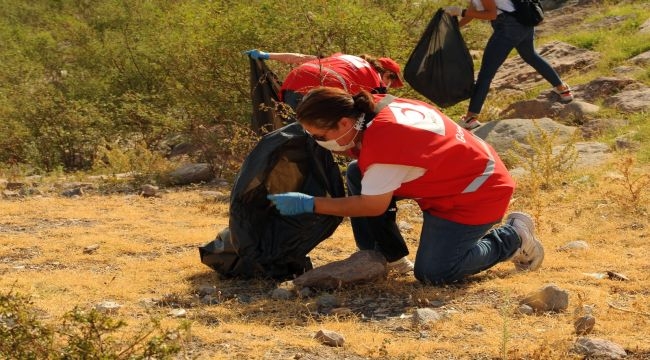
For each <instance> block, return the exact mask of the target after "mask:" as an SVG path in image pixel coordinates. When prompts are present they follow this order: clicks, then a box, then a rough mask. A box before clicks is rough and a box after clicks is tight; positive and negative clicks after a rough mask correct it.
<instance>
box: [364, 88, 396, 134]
mask: <svg viewBox="0 0 650 360" xmlns="http://www.w3.org/2000/svg"><path fill="white" fill-rule="evenodd" d="M393 100H395V96H394V95H390V94H387V95H386V96H384V98H383V99H381V100H379V102H378V103H376V104H375V109H374V110H373V112H371V113H370V114H366V117H365V118H364V119H363V128H364V129H365V128H366V126H367V125H368V123H370V122H371V121H372V119H374V118H375V116H377V114H379V112H380V111H382V110H383V109H384V108H385V107H386V106H388V104H390V103H392V102H393Z"/></svg>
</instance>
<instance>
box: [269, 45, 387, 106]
mask: <svg viewBox="0 0 650 360" xmlns="http://www.w3.org/2000/svg"><path fill="white" fill-rule="evenodd" d="M318 86H331V87H335V88H339V89H343V90H345V91H347V92H348V93H350V94H356V93H358V92H359V91H361V90H366V91H372V90H373V89H376V88H380V87H382V86H383V83H382V81H381V77H379V74H378V73H377V71H376V70H375V69H374V68H373V67H372V65H370V63H369V62H367V61H366V60H364V59H362V58H360V57H358V56H353V55H346V54H341V53H337V54H334V55H332V56H329V57H326V58H323V59H316V60H312V61H308V62H306V63H303V64H300V65H299V66H297V67H295V68H294V69H293V70H291V71H290V72H289V74H288V75H287V77H286V78H285V79H284V81H283V82H282V87H281V88H280V94H282V91H283V90H291V91H294V92H298V93H301V94H305V93H306V92H307V91H309V90H311V89H313V88H315V87H318ZM280 96H282V95H280ZM280 100H282V99H280Z"/></svg>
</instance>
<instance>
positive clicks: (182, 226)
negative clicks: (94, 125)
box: [0, 184, 650, 359]
mask: <svg viewBox="0 0 650 360" xmlns="http://www.w3.org/2000/svg"><path fill="white" fill-rule="evenodd" d="M39 186H41V187H42V188H45V189H46V190H45V191H44V192H42V195H30V196H24V197H16V198H5V199H2V200H0V214H1V215H0V274H1V276H0V289H2V291H3V292H4V293H7V292H9V291H11V292H19V293H22V294H28V295H29V296H30V297H31V298H32V300H33V301H34V304H35V305H36V306H37V307H38V308H39V309H41V310H42V311H43V313H45V314H47V316H46V317H45V319H47V321H52V322H56V321H58V319H60V318H61V316H63V314H65V313H66V312H67V311H69V310H70V309H72V308H73V307H74V306H79V307H81V308H91V307H94V306H95V305H97V304H98V303H100V302H102V301H113V302H116V303H118V304H119V305H120V306H121V307H120V309H119V312H118V313H117V316H119V317H120V318H123V319H125V320H126V321H127V322H128V323H129V324H130V325H132V326H137V325H138V324H139V323H141V322H144V321H146V319H148V318H150V317H156V318H160V319H162V322H163V324H164V325H165V326H170V327H174V326H177V325H178V324H179V323H181V322H189V324H190V325H191V334H190V335H189V336H188V337H187V339H186V343H185V349H184V352H183V354H182V356H180V357H179V358H196V359H231V358H235V359H288V358H289V359H371V358H377V359H496V358H509V359H568V358H581V357H580V356H578V355H576V354H574V353H573V352H572V351H571V349H572V348H573V344H574V342H575V341H576V339H577V338H578V336H577V335H576V334H575V331H574V326H573V323H574V320H575V318H576V317H577V316H578V315H579V314H580V313H581V312H582V311H584V306H588V307H589V308H591V309H592V311H593V314H594V317H595V318H596V325H595V328H594V330H593V332H592V333H591V334H590V335H588V336H590V337H595V338H603V339H606V340H609V341H612V342H615V343H617V344H619V345H620V346H622V347H623V348H625V349H626V351H627V352H628V356H629V358H633V359H634V358H638V359H641V358H645V359H647V358H650V355H649V354H650V345H649V343H648V341H647V334H648V330H650V301H649V300H650V291H649V290H648V289H650V275H648V274H650V263H649V262H648V260H647V259H648V258H649V257H650V244H648V235H649V232H648V231H649V229H650V228H649V223H648V219H647V217H646V218H640V217H638V216H634V215H633V214H626V213H625V212H623V211H621V209H620V208H619V207H618V206H617V205H616V204H615V203H613V202H610V201H608V200H606V199H605V198H604V197H603V194H604V191H605V189H601V188H599V186H595V185H593V184H592V185H590V186H583V185H575V186H572V187H569V188H567V189H561V190H558V191H556V192H552V193H549V194H547V195H546V196H547V198H545V199H544V200H543V201H544V202H545V203H549V204H550V203H554V204H556V205H554V206H553V208H552V211H544V212H543V213H542V214H541V215H536V216H535V217H536V221H537V223H538V228H539V237H540V238H541V239H542V241H543V242H544V244H545V247H546V259H545V263H544V265H543V267H542V269H541V270H540V271H537V272H532V273H516V272H515V271H514V268H513V266H512V264H510V263H502V264H498V265H497V266H495V267H494V268H492V269H489V270H487V271H485V272H483V273H481V274H479V275H477V276H474V277H471V278H470V279H468V280H467V281H466V282H463V283H459V284H454V285H449V286H442V287H434V286H425V285H423V284H420V283H419V282H418V281H417V280H415V278H413V275H412V274H409V275H406V276H401V275H397V274H389V276H388V277H387V278H386V279H385V280H382V281H378V282H376V283H371V284H361V285H358V286H355V287H353V288H346V289H338V290H335V291H314V292H313V293H312V294H310V295H309V296H305V297H294V298H291V299H287V300H280V299H274V298H273V297H272V296H271V292H272V290H273V289H275V288H276V286H277V285H278V284H276V283H275V282H273V281H265V280H223V279H220V278H219V276H218V275H217V274H216V273H215V272H214V271H212V269H210V268H208V267H207V266H205V265H203V264H202V263H201V262H200V259H199V253H198V246H201V245H203V244H205V243H207V242H208V241H210V240H212V239H213V238H214V236H215V235H216V234H217V233H218V232H219V231H220V230H221V229H223V228H224V227H225V226H227V223H228V201H227V199H228V191H229V189H228V188H227V187H221V188H217V187H214V186H198V187H189V188H177V189H170V190H166V191H163V192H161V194H160V196H157V197H149V198H145V197H142V196H140V195H139V194H137V193H113V194H105V193H103V192H102V191H99V190H97V187H96V188H95V190H93V189H90V190H86V191H85V192H84V194H83V195H81V196H75V197H65V196H61V195H60V190H57V189H56V188H55V187H54V188H53V187H50V188H48V187H47V186H50V185H44V184H41V185H39ZM558 199H562V201H561V202H557V201H556V200H558ZM521 202H522V200H520V199H519V200H518V199H515V201H514V202H513V205H512V208H513V210H520V209H519V208H518V203H521ZM557 204H561V205H557ZM399 208H400V210H399V218H398V221H399V222H400V223H401V226H402V231H403V233H404V235H405V237H406V239H407V241H408V243H409V247H410V249H411V255H410V256H409V257H410V258H411V259H414V253H415V251H416V249H417V241H418V237H419V227H420V213H419V210H418V209H417V207H416V206H414V205H413V204H412V203H409V202H408V201H405V202H400V203H399ZM547 210H550V208H547ZM577 240H582V241H585V242H586V243H587V244H588V249H586V250H564V249H562V248H563V246H565V245H566V244H567V243H569V242H571V241H577ZM354 251H355V246H354V242H353V240H352V233H351V229H350V226H349V222H348V221H347V220H346V221H344V222H343V223H342V224H341V225H340V226H339V228H338V229H337V230H336V232H335V233H334V235H333V236H332V237H331V238H328V239H326V240H325V241H324V242H323V243H321V244H320V245H319V246H318V247H317V248H316V249H315V250H314V251H312V253H311V254H310V256H311V258H312V261H313V263H314V266H316V267H317V266H320V265H324V264H326V263H329V262H331V261H335V260H341V259H344V258H347V257H348V256H349V255H350V254H352V253H353V252H354ZM607 271H614V272H616V273H619V274H622V275H624V276H625V277H627V278H628V280H627V281H620V280H616V279H614V278H611V277H607V276H604V275H606V274H607ZM546 284H556V285H557V286H558V287H560V288H561V289H563V290H565V291H567V292H568V293H569V308H568V309H567V310H566V311H563V312H560V313H544V314H536V315H521V314H518V313H517V311H516V310H517V308H518V306H519V300H520V299H521V298H522V297H523V296H525V295H526V294H529V293H531V292H534V291H536V290H538V289H539V288H541V287H542V286H544V285H546ZM210 288H212V289H213V291H212V292H211V293H212V294H213V296H212V297H211V299H212V300H210V301H207V302H206V301H205V293H206V291H208V290H206V289H210ZM208 292H209V291H208ZM328 296H333V298H334V300H333V301H335V304H336V306H337V307H339V308H341V309H345V310H341V311H339V312H322V311H320V309H322V302H323V301H332V300H331V299H330V298H328ZM328 299H329V300H328ZM179 308H182V309H184V310H186V314H185V315H184V316H182V317H178V315H173V314H172V310H175V309H179ZM419 308H432V309H435V310H436V311H440V312H443V313H444V314H446V317H445V319H443V320H442V321H439V322H436V323H433V324H429V325H426V324H425V325H422V324H419V325H416V324H414V322H413V319H412V316H413V313H414V311H415V310H416V309H419ZM323 329H325V330H331V331H335V332H337V333H339V334H340V335H342V336H343V337H344V338H345V343H344V345H343V346H342V347H330V346H326V345H323V344H321V343H320V342H319V341H317V340H316V339H314V335H315V334H316V332H318V331H319V330H323Z"/></svg>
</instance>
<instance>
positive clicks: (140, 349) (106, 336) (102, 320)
mask: <svg viewBox="0 0 650 360" xmlns="http://www.w3.org/2000/svg"><path fill="white" fill-rule="evenodd" d="M126 326H127V324H126V322H125V321H123V320H118V319H115V318H112V317H110V316H108V315H107V314H104V313H101V312H99V311H96V310H90V311H83V310H81V309H79V308H74V309H73V310H71V311H69V312H68V313H67V314H66V315H65V316H64V318H63V321H62V323H61V324H58V325H56V324H54V325H51V324H45V323H43V322H42V321H41V314H40V312H39V310H38V309H37V308H35V307H34V305H33V303H32V302H31V300H30V299H29V298H28V297H25V296H22V295H19V294H12V293H8V294H2V295H0V358H2V359H39V360H41V359H173V358H174V355H176V354H179V353H180V352H181V350H182V341H183V336H184V335H185V333H186V332H187V330H188V328H187V325H181V326H179V327H178V328H177V329H174V330H166V329H163V328H162V327H161V325H160V323H159V322H158V321H157V320H156V319H154V318H151V322H150V324H145V325H143V326H142V328H140V329H138V330H137V331H136V332H135V333H133V334H130V335H128V336H122V337H116V335H119V333H118V331H121V330H126V329H125V328H126Z"/></svg>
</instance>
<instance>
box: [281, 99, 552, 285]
mask: <svg viewBox="0 0 650 360" xmlns="http://www.w3.org/2000/svg"><path fill="white" fill-rule="evenodd" d="M296 115H297V119H298V122H300V124H301V125H302V126H303V128H304V129H305V131H307V132H308V133H309V134H311V136H312V137H313V138H314V139H315V140H316V141H317V142H318V144H319V145H321V146H323V147H325V148H327V149H329V150H332V151H335V152H344V151H345V152H348V153H349V154H351V155H354V156H355V157H357V160H355V161H353V162H352V163H350V165H349V166H348V170H347V172H346V177H347V183H348V192H349V193H348V196H346V197H342V198H328V197H313V196H310V195H307V194H302V193H295V192H293V193H282V194H272V195H269V200H271V202H272V203H273V204H274V205H275V206H276V208H277V209H278V211H279V212H280V213H281V214H283V215H289V216H292V215H298V214H302V213H312V212H313V213H318V214H327V215H337V216H349V217H351V220H352V228H353V232H354V235H355V241H356V243H357V246H358V248H359V249H361V250H368V249H375V250H377V251H379V252H381V253H382V254H383V255H384V256H385V257H386V260H387V261H388V262H394V261H396V260H398V259H402V258H403V257H405V256H406V255H407V254H408V248H407V246H406V243H405V242H404V239H403V238H402V236H401V235H400V233H399V230H398V229H397V225H396V224H395V209H394V208H393V206H394V201H393V200H394V199H406V198H408V199H413V200H414V201H416V202H417V203H418V204H419V206H420V208H421V209H422V213H423V224H422V231H421V236H420V243H419V246H418V250H417V254H416V256H415V268H414V274H415V277H416V278H417V279H418V280H420V281H422V282H425V283H432V284H443V283H450V282H454V281H458V280H460V279H462V278H464V277H466V276H468V275H472V274H476V273H479V272H481V271H483V270H485V269H488V268H490V267H492V266H494V265H495V264H497V263H499V262H501V261H506V260H511V261H513V262H514V263H515V267H516V268H517V269H518V270H535V269H537V268H539V266H540V265H541V263H542V260H543V258H544V249H543V247H542V244H541V243H540V242H539V241H538V240H537V239H536V237H535V234H534V223H533V220H532V219H531V218H530V216H528V215H526V214H524V213H520V212H515V213H511V214H509V215H508V216H507V219H506V222H505V224H503V225H501V226H496V225H497V224H499V223H500V222H501V220H502V218H503V217H504V215H505V213H506V210H507V208H508V204H509V201H510V198H511V196H512V193H513V191H514V187H515V184H514V181H513V180H512V178H511V177H510V175H509V173H508V170H507V169H506V167H505V165H504V164H503V162H502V161H501V159H499V156H498V155H497V153H496V151H495V150H494V149H493V148H492V147H491V146H490V145H488V144H487V143H485V142H484V141H483V140H481V139H480V138H478V137H476V136H474V135H473V134H472V133H470V132H468V131H467V130H465V129H463V128H461V127H460V126H459V125H457V124H456V123H455V122H454V121H452V120H450V119H449V118H448V117H447V116H445V115H444V114H443V113H441V112H440V111H439V110H438V109H436V108H435V107H433V106H431V105H429V104H427V103H424V102H421V101H417V100H410V99H402V98H395V97H392V96H391V95H371V94H370V93H368V92H365V91H362V92H360V93H358V94H356V95H350V94H348V93H346V92H345V91H343V90H341V89H336V88H329V87H320V88H316V89H314V90H312V91H310V92H309V93H308V94H307V95H306V96H305V97H304V99H303V100H302V102H301V103H300V105H299V106H298V108H297V109H296ZM391 205H393V206H391Z"/></svg>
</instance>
